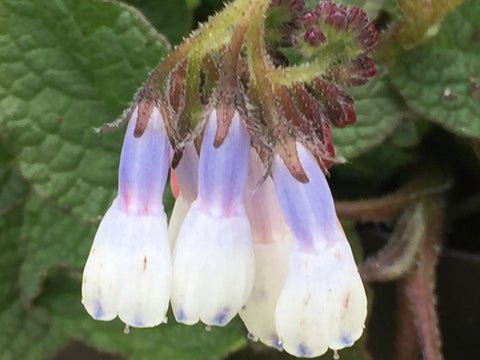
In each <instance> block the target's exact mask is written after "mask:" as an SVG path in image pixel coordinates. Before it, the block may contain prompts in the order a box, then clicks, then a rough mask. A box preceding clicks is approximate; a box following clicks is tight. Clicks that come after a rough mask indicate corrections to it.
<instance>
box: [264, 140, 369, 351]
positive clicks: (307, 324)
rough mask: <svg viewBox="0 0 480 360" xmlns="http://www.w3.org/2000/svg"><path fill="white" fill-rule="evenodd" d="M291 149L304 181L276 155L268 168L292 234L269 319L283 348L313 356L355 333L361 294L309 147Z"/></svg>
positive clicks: (362, 310) (348, 341) (360, 321)
mask: <svg viewBox="0 0 480 360" xmlns="http://www.w3.org/2000/svg"><path fill="white" fill-rule="evenodd" d="M297 151H298V156H299V159H300V161H301V163H302V166H303V168H304V170H305V173H306V174H307V176H308V178H309V182H308V183H301V182H299V181H297V180H296V179H294V178H293V176H292V175H291V174H290V172H289V171H288V169H287V168H286V166H285V165H284V163H283V161H282V160H281V158H280V157H279V156H278V155H276V156H275V159H274V163H273V168H272V176H273V180H274V183H275V188H276V190H277V194H278V199H279V202H280V206H281V208H282V211H283V214H284V216H285V220H286V222H287V224H288V225H289V227H290V230H291V231H292V233H293V237H294V238H293V242H292V247H291V253H290V259H289V269H288V276H287V280H286V283H285V287H284V288H283V290H282V292H281V294H280V297H279V299H278V303H277V307H276V311H275V323H276V328H277V332H278V335H279V336H280V338H281V340H282V343H283V347H284V349H285V350H286V351H287V352H289V353H291V354H293V355H295V356H302V357H315V356H319V355H321V354H323V353H325V352H326V351H327V349H328V348H331V349H334V350H337V349H342V348H344V347H347V346H351V345H352V344H353V343H354V342H355V341H356V340H357V339H358V338H359V337H360V336H361V334H362V332H363V327H364V322H365V318H366V314H367V299H366V295H365V290H364V288H363V284H362V281H361V279H360V276H359V274H358V270H357V267H356V265H355V261H354V259H353V256H352V251H351V249H350V246H349V244H348V242H347V239H346V237H345V234H344V232H343V229H342V228H341V225H340V223H339V221H338V219H337V216H336V213H335V207H334V203H333V199H332V195H331V193H330V189H329V187H328V184H327V182H326V179H325V176H324V174H323V172H322V170H321V169H320V167H319V165H318V163H317V161H316V160H315V158H314V157H313V156H312V154H311V153H310V152H309V150H307V149H306V148H305V147H304V146H303V145H301V144H300V143H297Z"/></svg>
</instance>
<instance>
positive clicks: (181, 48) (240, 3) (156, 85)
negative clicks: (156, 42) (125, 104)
mask: <svg viewBox="0 0 480 360" xmlns="http://www.w3.org/2000/svg"><path fill="white" fill-rule="evenodd" d="M250 2H251V0H237V1H235V2H233V3H231V4H230V5H229V6H227V7H226V8H225V9H223V10H222V11H221V12H220V13H218V14H217V15H216V16H215V17H213V18H211V19H210V21H209V22H208V23H207V24H205V25H204V26H203V27H200V28H199V29H198V30H197V31H196V32H195V33H194V34H193V36H192V37H190V38H188V39H186V40H185V41H183V42H182V43H181V44H180V45H178V46H177V47H176V48H175V49H174V50H173V51H172V52H171V53H170V54H169V55H168V56H167V57H166V58H165V59H164V60H163V61H162V62H161V63H160V64H158V65H157V67H156V68H155V69H154V70H153V71H152V73H151V74H150V77H149V79H148V84H149V85H150V86H151V87H152V88H153V89H155V90H156V91H157V92H158V91H160V92H161V90H162V85H163V81H164V80H165V79H166V77H167V76H168V74H169V73H170V72H171V71H172V70H173V69H174V68H175V66H176V65H177V64H178V63H179V62H180V61H181V60H183V59H184V58H185V57H186V56H187V55H189V54H191V53H195V57H198V58H202V57H203V55H205V54H206V53H208V52H209V51H211V50H214V49H218V48H219V47H221V46H222V45H223V44H225V43H227V42H228V41H229V39H230V33H229V32H228V31H227V33H225V32H226V30H228V29H229V28H230V27H231V25H232V24H234V23H235V22H236V19H237V18H238V17H239V16H240V15H241V14H242V12H243V11H244V9H245V7H246V6H247V5H248V4H249V3H250Z"/></svg>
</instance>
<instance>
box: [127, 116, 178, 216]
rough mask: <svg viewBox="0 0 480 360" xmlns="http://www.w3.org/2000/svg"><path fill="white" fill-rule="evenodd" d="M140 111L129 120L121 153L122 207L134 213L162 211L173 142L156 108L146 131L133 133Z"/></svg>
mask: <svg viewBox="0 0 480 360" xmlns="http://www.w3.org/2000/svg"><path fill="white" fill-rule="evenodd" d="M136 121H137V110H135V111H134V113H133V115H132V118H131V119H130V121H129V124H128V128H127V132H126V135H125V140H124V142H123V147H122V153H121V156H120V168H119V176H118V187H119V190H118V193H119V200H120V208H121V209H122V210H123V211H125V212H128V213H131V214H143V215H147V214H159V213H163V212H164V209H163V204H162V196H163V190H164V188H165V183H166V179H167V174H168V163H169V151H170V145H169V142H168V138H167V134H166V132H165V129H164V127H163V119H162V117H161V115H160V113H159V112H158V110H157V109H154V110H153V112H152V115H151V116H150V119H149V123H148V125H147V128H146V129H145V132H144V133H143V134H142V136H140V137H135V136H134V135H133V132H134V129H135V124H136Z"/></svg>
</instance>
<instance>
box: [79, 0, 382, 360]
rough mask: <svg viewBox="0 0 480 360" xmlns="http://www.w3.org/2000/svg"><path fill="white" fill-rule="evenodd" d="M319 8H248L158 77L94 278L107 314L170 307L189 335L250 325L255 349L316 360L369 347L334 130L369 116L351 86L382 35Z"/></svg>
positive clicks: (146, 313) (340, 11)
mask: <svg viewBox="0 0 480 360" xmlns="http://www.w3.org/2000/svg"><path fill="white" fill-rule="evenodd" d="M304 7H305V4H304V1H303V0H275V1H271V0H256V1H248V0H235V1H233V2H232V3H231V4H230V5H228V6H227V7H226V8H225V9H224V11H222V12H220V13H219V14H218V15H217V16H215V17H214V18H212V19H211V21H210V23H209V25H208V26H204V27H201V28H199V29H198V30H197V31H195V32H194V33H193V34H192V37H191V38H189V39H188V40H187V41H185V42H183V43H182V44H180V45H179V46H177V47H175V49H174V50H173V51H172V52H171V53H170V54H169V55H168V56H167V57H166V58H165V59H164V60H163V61H162V62H161V63H160V64H159V65H158V66H157V67H156V68H155V69H154V70H153V71H152V72H151V74H150V76H149V78H148V80H147V81H146V82H145V84H144V85H143V86H142V88H141V89H140V90H139V92H138V93H137V95H136V97H135V99H134V105H133V109H134V110H133V112H132V116H131V119H130V123H129V125H128V129H127V134H126V136H125V143H124V146H123V149H122V154H121V161H120V174H119V190H118V196H117V198H116V199H115V200H114V202H113V204H112V206H111V207H110V209H109V210H108V211H107V213H106V214H105V216H104V218H103V220H102V222H101V224H100V227H99V229H98V232H97V235H96V237H95V240H94V243H93V246H92V250H91V252H90V256H89V258H88V261H87V264H86V266H85V271H84V282H83V288H82V296H83V303H84V305H85V307H86V309H87V311H88V312H89V313H90V314H91V315H92V316H93V317H94V318H96V319H100V320H110V319H113V318H115V317H116V316H117V314H118V316H119V317H120V318H121V319H122V320H123V321H124V322H125V323H127V324H129V325H132V326H137V327H142V326H145V327H146V326H154V325H157V324H159V323H161V322H162V321H164V318H165V313H166V310H167V307H168V301H169V300H170V302H171V305H172V310H173V314H174V316H175V319H176V320H177V321H178V322H181V323H185V324H195V323H197V322H198V321H202V322H203V323H205V324H207V325H217V326H224V325H225V324H227V323H228V322H229V321H230V320H231V319H232V318H233V317H234V316H235V315H236V314H237V313H239V314H240V317H241V318H242V320H243V321H244V323H245V325H246V327H247V329H248V331H249V337H250V338H252V339H259V340H261V341H262V342H264V343H265V344H267V345H269V346H273V347H276V348H277V349H279V350H280V349H284V350H286V351H287V352H289V353H291V354H294V355H296V356H300V357H313V356H318V355H321V354H323V353H325V352H326V351H327V349H328V348H331V349H334V350H337V349H341V348H343V347H346V346H351V345H352V344H353V343H354V342H355V341H356V340H357V339H358V338H359V337H360V336H361V334H362V332H363V326H364V322H365V318H366V310H367V303H366V300H367V299H366V296H365V291H364V288H363V285H362V282H361V280H360V277H359V275H358V271H357V267H356V265H355V262H354V259H353V256H352V252H351V249H350V246H349V244H348V242H347V240H346V237H345V234H344V233H343V230H342V228H341V225H340V223H339V221H338V219H337V216H336V213H335V208H334V204H333V199H332V195H331V193H330V190H329V187H328V184H327V182H326V179H325V175H324V174H325V173H326V172H327V169H328V168H329V167H330V166H331V165H332V164H333V163H334V162H335V156H334V149H333V144H332V143H331V139H330V125H331V124H333V125H334V126H337V127H344V126H347V125H349V124H352V123H354V122H355V120H356V118H355V111H354V102H353V98H352V97H351V96H350V95H349V94H348V92H347V90H346V89H345V87H349V86H357V85H362V84H365V83H366V82H367V81H368V80H369V79H370V78H371V77H372V76H374V75H375V73H376V70H375V68H374V66H373V61H372V60H371V59H370V58H369V57H368V54H369V52H370V50H371V49H372V47H373V45H374V44H375V42H376V40H377V37H378V33H377V32H376V30H375V28H374V26H373V25H372V24H370V23H369V22H368V19H367V16H366V15H365V13H364V12H363V11H361V10H360V9H358V8H355V7H350V8H347V7H345V6H342V5H336V4H334V3H331V2H324V1H321V2H320V3H319V4H318V5H317V6H316V7H315V9H312V10H311V11H307V10H305V9H304ZM266 19H268V21H265V20H266ZM227 25H228V26H227ZM279 29H280V30H279ZM288 47H290V48H293V50H294V51H293V53H295V54H297V55H298V56H299V57H300V58H301V59H300V60H299V61H300V63H299V65H300V66H293V67H292V66H289V64H288V60H287V59H286V58H285V57H284V56H283V55H282V51H281V50H283V49H284V48H288ZM152 109H153V110H152ZM170 153H171V154H174V155H173V157H172V167H174V168H175V169H174V171H172V177H171V184H172V185H173V184H175V183H176V182H177V183H178V185H179V195H178V198H177V201H176V204H175V208H174V210H173V214H172V217H171V219H170V223H169V229H168V236H167V226H166V218H165V212H164V208H163V205H162V193H163V188H164V186H165V181H166V177H167V173H168V167H169V155H170ZM175 177H176V178H177V180H175ZM167 238H168V239H167ZM169 243H170V246H169ZM170 248H173V252H172V254H171V253H170Z"/></svg>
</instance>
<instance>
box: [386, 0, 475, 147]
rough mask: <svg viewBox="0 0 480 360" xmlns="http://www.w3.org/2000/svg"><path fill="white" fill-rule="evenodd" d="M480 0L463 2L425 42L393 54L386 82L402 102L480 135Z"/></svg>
mask: <svg viewBox="0 0 480 360" xmlns="http://www.w3.org/2000/svg"><path fill="white" fill-rule="evenodd" d="M479 17H480V2H478V1H468V2H465V3H464V4H462V5H460V6H458V7H457V8H455V9H454V10H453V11H452V12H451V13H450V14H449V15H448V16H447V17H446V18H445V19H444V21H443V23H442V27H441V30H440V32H439V33H438V35H437V36H436V37H435V38H434V39H433V40H431V41H430V42H429V43H428V44H426V45H424V46H422V47H419V48H417V49H415V50H412V51H408V52H404V53H401V54H399V56H398V57H397V58H396V59H395V62H394V65H393V67H392V69H391V76H392V81H393V82H394V84H395V85H396V86H397V87H398V89H399V90H400V92H401V94H402V95H403V96H404V98H405V100H406V102H407V104H408V105H409V106H410V107H411V108H412V109H413V110H415V111H417V112H419V113H420V114H422V115H423V116H425V117H426V118H428V119H429V120H431V121H435V122H437V123H439V124H441V125H442V126H444V127H445V128H446V129H447V130H449V131H451V132H454V133H456V134H459V135H463V136H469V137H475V138H480V121H477V120H476V119H478V118H479V116H480V97H479V90H478V89H479V84H478V82H479V74H480V56H479V54H480V41H479V27H478V19H479Z"/></svg>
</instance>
